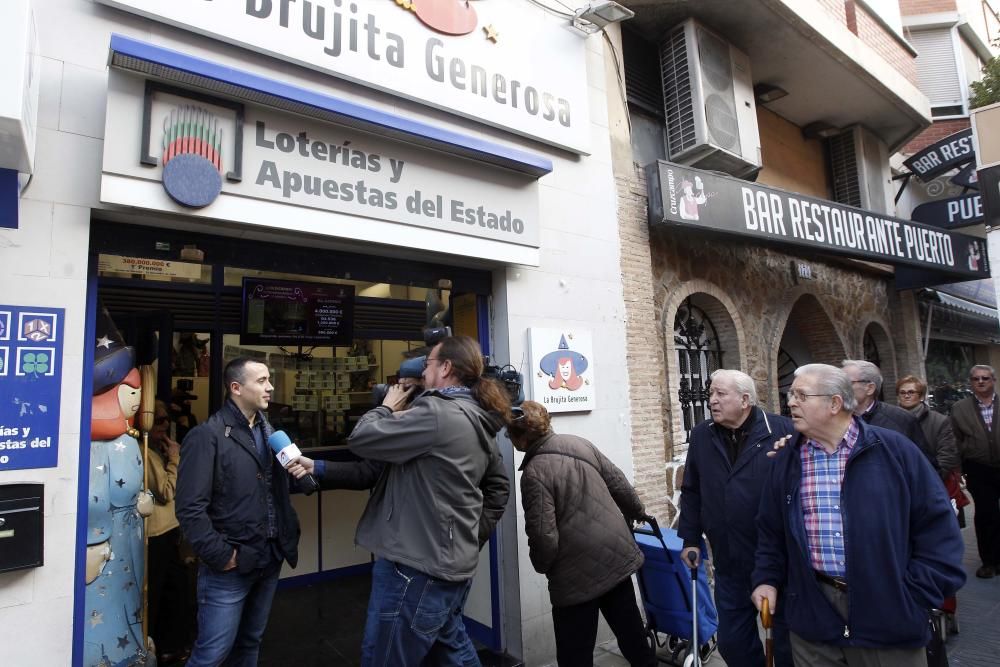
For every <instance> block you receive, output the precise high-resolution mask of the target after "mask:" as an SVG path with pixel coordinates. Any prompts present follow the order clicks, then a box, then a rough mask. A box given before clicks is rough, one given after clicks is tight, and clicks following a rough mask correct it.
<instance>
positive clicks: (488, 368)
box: [372, 327, 524, 407]
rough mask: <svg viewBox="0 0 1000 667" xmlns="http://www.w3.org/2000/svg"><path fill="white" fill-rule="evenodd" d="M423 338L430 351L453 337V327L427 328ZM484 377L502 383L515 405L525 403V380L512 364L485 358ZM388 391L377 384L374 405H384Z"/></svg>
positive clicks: (373, 395)
mask: <svg viewBox="0 0 1000 667" xmlns="http://www.w3.org/2000/svg"><path fill="white" fill-rule="evenodd" d="M423 336H424V345H426V346H427V350H428V351H430V349H431V348H433V347H434V346H435V345H437V344H438V343H440V342H441V341H443V340H444V339H445V338H448V337H450V336H451V327H432V328H427V329H424V330H423ZM482 377H484V378H489V379H491V380H496V381H498V382H500V384H502V385H503V386H504V388H505V389H506V390H507V394H508V395H509V396H510V401H511V403H512V404H513V405H520V404H521V403H522V402H523V401H524V391H523V378H522V377H521V374H520V373H519V372H518V371H517V369H516V368H514V367H513V366H511V365H510V364H506V365H504V366H500V365H497V364H494V363H492V360H491V359H490V358H489V357H483V374H482ZM388 390H389V386H388V385H385V384H377V385H375V386H374V387H372V404H373V405H374V406H376V407H377V406H379V405H382V401H383V400H385V395H386V392H387V391H388Z"/></svg>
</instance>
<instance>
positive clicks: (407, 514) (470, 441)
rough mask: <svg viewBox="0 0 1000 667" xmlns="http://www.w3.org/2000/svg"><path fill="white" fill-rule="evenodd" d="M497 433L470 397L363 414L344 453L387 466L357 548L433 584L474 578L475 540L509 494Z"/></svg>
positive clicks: (440, 397)
mask: <svg viewBox="0 0 1000 667" xmlns="http://www.w3.org/2000/svg"><path fill="white" fill-rule="evenodd" d="M501 426H502V424H501V422H500V420H499V419H497V418H496V417H495V416H493V415H491V414H489V413H488V412H487V411H486V410H484V409H483V408H482V407H480V405H479V404H478V403H477V402H476V401H475V400H474V399H473V398H472V397H471V395H470V394H469V393H468V392H460V393H455V394H446V393H439V392H437V391H428V392H424V393H423V394H421V395H420V396H419V397H417V398H416V399H414V401H413V403H411V404H410V407H409V409H407V410H402V411H400V412H396V413H393V412H392V411H391V410H390V409H389V408H386V407H383V406H379V407H377V408H375V409H374V410H370V411H368V412H367V413H366V414H365V415H364V416H363V417H362V418H361V420H360V421H359V422H358V424H357V426H355V427H354V431H353V432H352V433H351V437H350V438H349V439H348V445H349V449H350V450H351V451H352V452H353V453H354V454H356V455H357V456H360V457H361V458H363V459H367V460H368V461H381V462H383V463H385V464H387V465H386V466H385V467H384V469H382V470H381V471H380V474H379V477H378V481H377V482H375V489H374V491H373V492H372V497H371V499H370V500H369V501H368V505H367V506H366V507H365V511H364V513H363V514H362V516H361V521H360V522H359V523H358V529H357V533H356V535H355V542H356V543H357V544H358V545H359V546H361V547H364V548H365V549H367V550H369V551H371V552H372V553H373V554H375V555H376V556H377V557H379V558H385V559H387V560H391V561H394V562H398V563H403V564H404V565H408V566H410V567H412V568H414V569H416V570H419V571H420V572H423V573H425V574H428V575H430V576H432V577H436V578H438V579H443V580H446V581H465V580H467V579H471V578H472V576H473V575H474V574H475V572H476V566H477V564H478V563H479V547H480V535H484V536H485V537H486V538H488V536H489V533H490V532H491V531H492V529H493V526H494V525H495V524H496V522H497V520H499V518H500V515H501V514H502V513H503V508H504V506H505V505H506V502H507V498H508V496H509V493H510V484H509V481H508V479H507V475H506V473H505V472H504V470H503V460H502V458H501V456H500V453H499V450H498V449H497V444H496V434H497V432H498V431H499V430H500V427H501ZM332 467H335V466H329V467H328V468H332ZM484 497H486V498H487V500H488V504H486V505H485V506H484Z"/></svg>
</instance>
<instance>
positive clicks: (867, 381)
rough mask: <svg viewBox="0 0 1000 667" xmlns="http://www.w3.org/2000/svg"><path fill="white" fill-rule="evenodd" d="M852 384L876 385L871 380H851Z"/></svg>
mask: <svg viewBox="0 0 1000 667" xmlns="http://www.w3.org/2000/svg"><path fill="white" fill-rule="evenodd" d="M851 384H875V383H874V382H872V381H871V380H851Z"/></svg>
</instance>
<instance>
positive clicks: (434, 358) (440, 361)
mask: <svg viewBox="0 0 1000 667" xmlns="http://www.w3.org/2000/svg"><path fill="white" fill-rule="evenodd" d="M432 361H436V362H438V363H439V364H440V363H442V362H445V361H448V360H447V359H439V358H437V357H427V358H426V359H424V366H426V365H427V364H429V363H431V362H432Z"/></svg>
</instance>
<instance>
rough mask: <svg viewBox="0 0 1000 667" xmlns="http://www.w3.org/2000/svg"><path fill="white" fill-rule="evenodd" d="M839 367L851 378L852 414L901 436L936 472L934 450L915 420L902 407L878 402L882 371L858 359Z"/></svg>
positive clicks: (845, 362)
mask: <svg viewBox="0 0 1000 667" xmlns="http://www.w3.org/2000/svg"><path fill="white" fill-rule="evenodd" d="M840 367H841V368H842V369H843V370H844V372H845V373H847V377H849V378H850V379H851V388H852V389H853V390H854V400H855V401H857V407H855V408H854V414H855V415H857V416H858V417H861V419H863V420H864V421H865V423H867V424H871V425H872V426H881V427H882V428H887V429H889V430H890V431H895V432H896V433H901V434H903V435H904V436H906V439H907V440H909V441H910V442H912V443H913V444H915V445H916V446H917V447H919V448H920V451H922V452H923V453H924V456H926V457H927V460H928V461H929V462H930V464H931V466H933V467H934V469H935V470H939V468H938V462H937V451H936V450H935V448H934V447H933V446H932V445H931V443H928V442H927V439H926V438H925V437H924V432H923V429H921V428H920V422H918V421H917V418H916V417H914V416H913V415H912V414H910V413H909V412H907V411H906V410H904V409H903V408H900V407H898V406H895V405H890V404H889V403H886V402H884V401H880V400H878V396H879V394H881V393H882V371H880V370H879V368H878V366H876V365H875V364H873V363H871V362H870V361H862V360H861V359H844V361H843V362H842V363H841V364H840Z"/></svg>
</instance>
